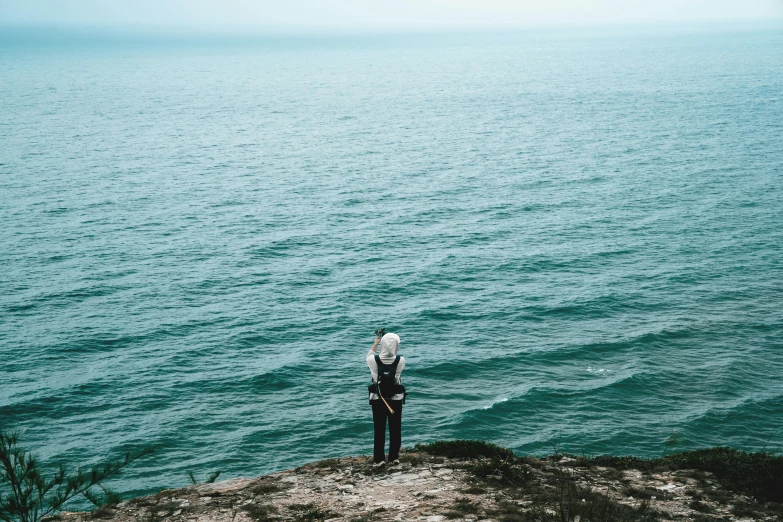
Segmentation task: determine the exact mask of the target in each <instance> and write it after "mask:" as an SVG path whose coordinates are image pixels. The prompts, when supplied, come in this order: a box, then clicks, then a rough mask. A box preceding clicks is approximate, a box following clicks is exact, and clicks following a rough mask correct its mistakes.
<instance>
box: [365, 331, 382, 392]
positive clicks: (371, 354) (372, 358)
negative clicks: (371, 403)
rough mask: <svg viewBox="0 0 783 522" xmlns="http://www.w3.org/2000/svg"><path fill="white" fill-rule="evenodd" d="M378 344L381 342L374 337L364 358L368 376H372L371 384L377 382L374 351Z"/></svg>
mask: <svg viewBox="0 0 783 522" xmlns="http://www.w3.org/2000/svg"><path fill="white" fill-rule="evenodd" d="M379 342H381V339H380V337H376V338H375V342H374V343H372V348H370V351H369V352H367V357H366V360H367V366H368V367H369V368H370V375H372V382H378V365H377V364H375V349H376V348H378V343H379Z"/></svg>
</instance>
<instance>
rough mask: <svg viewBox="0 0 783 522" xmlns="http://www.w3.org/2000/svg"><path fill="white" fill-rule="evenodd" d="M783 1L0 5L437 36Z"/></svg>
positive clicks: (775, 10) (777, 11)
mask: <svg viewBox="0 0 783 522" xmlns="http://www.w3.org/2000/svg"><path fill="white" fill-rule="evenodd" d="M782 19H783V0H538V1H533V0H321V1H318V0H255V1H253V0H0V24H3V25H9V24H11V25H13V24H25V25H27V24H36V25H37V24H47V25H49V24H56V25H129V26H152V27H179V28H216V27H244V28H278V29H284V28H316V29H318V28H320V29H357V30H368V29H369V30H372V29H376V28H386V29H405V28H408V29H430V28H475V27H484V28H488V27H495V26H497V27H525V26H542V25H543V26H559V25H573V24H578V25H592V24H623V23H658V22H713V21H750V20H782Z"/></svg>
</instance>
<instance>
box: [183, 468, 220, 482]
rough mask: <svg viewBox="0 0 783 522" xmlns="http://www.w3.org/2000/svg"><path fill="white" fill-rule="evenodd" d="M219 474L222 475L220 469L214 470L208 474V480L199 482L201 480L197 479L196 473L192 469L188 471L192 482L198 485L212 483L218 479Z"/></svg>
mask: <svg viewBox="0 0 783 522" xmlns="http://www.w3.org/2000/svg"><path fill="white" fill-rule="evenodd" d="M219 476H220V472H219V471H213V472H212V473H210V474H209V475H208V476H207V478H206V480H204V482H199V481H198V480H197V479H196V475H194V474H193V472H192V471H188V478H189V479H190V482H191V483H192V484H193V485H198V484H212V483H213V482H215V480H217V478H218V477H219Z"/></svg>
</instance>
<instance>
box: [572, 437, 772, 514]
mask: <svg viewBox="0 0 783 522" xmlns="http://www.w3.org/2000/svg"><path fill="white" fill-rule="evenodd" d="M586 461H587V463H589V464H594V465H597V466H606V467H611V468H616V469H638V470H640V471H661V470H677V469H695V470H699V471H708V472H710V473H712V474H713V475H715V478H717V479H718V482H720V484H721V485H722V486H723V487H725V488H726V489H729V490H731V491H735V492H739V493H744V494H745V495H749V496H751V497H754V498H756V499H757V500H761V501H768V502H783V457H781V456H777V455H772V454H770V453H764V452H761V453H748V452H745V451H739V450H735V449H732V448H725V447H718V448H709V449H703V450H695V451H685V452H682V453H675V454H673V455H668V456H666V457H663V458H660V459H640V458H638V457H611V456H606V455H604V456H600V457H593V458H590V459H586Z"/></svg>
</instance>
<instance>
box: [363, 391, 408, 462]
mask: <svg viewBox="0 0 783 522" xmlns="http://www.w3.org/2000/svg"><path fill="white" fill-rule="evenodd" d="M386 402H388V403H389V406H391V409H393V410H394V415H392V414H391V413H389V410H388V409H387V408H386V405H385V404H384V403H383V401H382V400H380V399H378V400H375V401H370V403H371V404H372V422H373V425H374V426H375V444H374V447H373V457H374V460H375V462H383V461H384V457H385V455H384V453H383V447H384V446H385V445H386V419H389V460H390V461H392V460H397V459H398V458H399V456H400V445H401V444H402V401H390V400H389V399H386Z"/></svg>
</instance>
